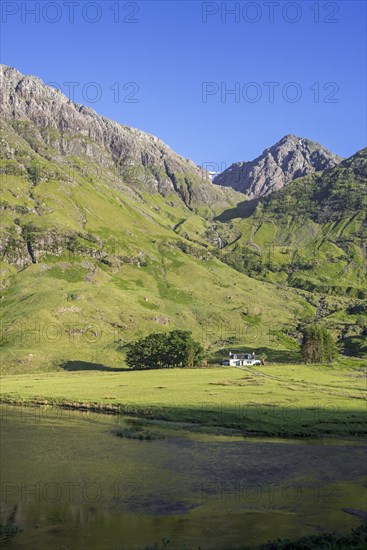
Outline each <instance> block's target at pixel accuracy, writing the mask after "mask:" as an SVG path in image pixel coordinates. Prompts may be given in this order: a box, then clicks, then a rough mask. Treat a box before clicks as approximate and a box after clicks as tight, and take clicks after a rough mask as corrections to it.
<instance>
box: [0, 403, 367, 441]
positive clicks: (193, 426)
mask: <svg viewBox="0 0 367 550" xmlns="http://www.w3.org/2000/svg"><path fill="white" fill-rule="evenodd" d="M1 405H10V406H14V407H22V406H29V407H34V408H41V407H50V408H54V409H55V410H65V411H77V412H80V413H83V412H91V413H95V414H101V415H105V416H115V417H121V418H135V419H137V420H141V421H145V422H147V423H149V424H161V425H164V426H165V427H168V428H172V429H177V430H179V429H181V430H185V431H187V432H193V433H203V434H207V435H217V436H218V435H219V436H220V435H222V436H228V437H231V436H232V437H243V438H246V439H251V438H253V439H255V438H259V437H261V438H268V439H271V438H277V439H282V440H284V441H286V440H290V439H295V440H299V441H300V440H303V441H311V440H322V439H328V440H330V442H332V441H333V440H345V441H353V442H358V441H365V433H362V434H355V433H347V434H339V433H334V434H330V433H316V432H315V433H310V434H302V433H301V434H300V433H299V432H292V431H289V432H276V431H274V432H269V431H261V430H243V429H240V428H238V427H231V426H223V425H219V424H210V423H201V422H195V421H194V420H192V421H190V420H187V421H182V420H178V419H177V420H175V419H168V418H167V417H166V416H165V414H164V412H163V411H162V410H160V409H158V408H156V409H154V406H153V407H152V408H151V409H150V410H149V413H148V414H147V408H146V407H142V406H139V405H133V404H128V405H123V404H118V405H112V404H102V403H96V402H86V401H83V402H77V401H74V402H69V401H66V400H64V399H62V400H55V399H50V398H49V399H45V398H28V399H19V398H16V397H10V396H9V397H8V396H6V395H5V396H2V397H0V406H1ZM141 409H144V411H145V414H144V412H143V411H142V410H141ZM0 418H1V415H0Z"/></svg>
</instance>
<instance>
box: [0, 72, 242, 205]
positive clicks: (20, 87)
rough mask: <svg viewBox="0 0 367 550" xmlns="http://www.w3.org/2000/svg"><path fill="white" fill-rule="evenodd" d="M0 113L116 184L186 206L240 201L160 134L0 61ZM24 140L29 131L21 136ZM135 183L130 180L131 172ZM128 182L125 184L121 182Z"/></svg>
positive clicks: (234, 194) (62, 153)
mask: <svg viewBox="0 0 367 550" xmlns="http://www.w3.org/2000/svg"><path fill="white" fill-rule="evenodd" d="M0 79H1V86H0V101H1V111H0V112H1V114H2V116H3V118H4V119H5V120H7V121H10V122H16V121H22V120H23V121H29V122H32V123H33V124H34V125H35V127H36V128H40V129H41V130H42V131H41V132H39V135H38V136H37V138H38V139H41V140H43V142H44V144H45V146H46V147H47V146H49V147H52V148H53V149H55V150H56V151H57V152H58V153H59V154H60V155H61V156H62V157H65V156H73V155H76V156H83V157H86V158H88V159H92V160H93V161H94V162H96V163H97V164H98V165H102V166H105V167H106V168H108V169H109V170H112V171H114V173H115V176H116V178H117V179H118V180H119V181H118V183H119V184H120V185H122V184H123V183H126V181H124V180H126V179H129V180H130V183H129V186H130V187H132V188H133V190H137V191H148V192H152V193H159V194H161V195H162V196H168V195H169V194H170V193H172V192H174V193H176V194H178V196H179V197H180V199H181V200H182V202H183V203H184V204H185V206H186V207H187V208H189V209H190V208H194V209H195V208H196V207H200V206H203V207H205V208H208V207H209V208H210V206H211V205H213V207H214V208H215V207H217V206H218V205H223V206H224V205H226V204H229V203H233V202H235V201H236V200H237V201H239V200H240V199H239V197H237V196H236V193H234V192H231V190H230V191H228V189H222V188H218V187H217V186H214V185H213V184H212V182H211V179H210V177H209V174H208V173H207V172H206V170H204V169H203V168H201V167H198V166H197V165H196V164H195V163H194V162H193V161H191V160H189V159H185V158H184V157H182V156H180V155H178V154H177V153H175V152H174V151H173V150H172V149H171V148H170V147H169V146H168V145H166V144H165V143H164V142H163V141H162V140H160V139H159V138H157V137H155V136H153V135H151V134H148V133H146V132H143V131H141V130H138V129H136V128H131V127H129V126H124V125H123V124H119V123H117V122H115V121H112V120H110V119H108V118H106V117H103V116H101V115H99V114H97V113H96V112H95V111H94V110H93V109H91V108H89V107H85V106H84V105H80V104H77V103H74V102H73V101H70V100H69V99H68V98H67V97H66V96H65V95H63V94H62V93H61V92H60V91H59V90H57V89H55V88H52V87H50V86H47V85H45V84H44V83H43V81H42V80H41V79H39V78H38V77H35V76H29V75H23V74H22V73H20V72H19V71H17V70H16V69H14V68H12V67H7V66H5V65H0ZM24 137H25V139H26V140H27V137H28V136H27V134H26V133H25V135H24ZM132 173H133V175H134V184H135V186H132V185H131V179H132V178H131V174H132ZM125 187H126V185H125Z"/></svg>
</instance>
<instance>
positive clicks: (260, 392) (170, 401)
mask: <svg viewBox="0 0 367 550" xmlns="http://www.w3.org/2000/svg"><path fill="white" fill-rule="evenodd" d="M75 368H77V366H76V367H75ZM79 368H80V366H79ZM86 368H88V367H87V366H86ZM366 393H367V390H366V369H365V367H363V362H361V361H356V362H355V363H354V364H352V362H351V363H350V365H349V366H344V367H343V366H340V365H339V366H337V365H334V366H323V365H317V366H305V365H267V366H262V367H256V370H253V368H252V369H248V370H241V369H236V368H229V367H212V368H205V369H190V370H183V369H169V370H151V371H134V372H132V371H128V370H117V369H116V370H114V369H105V370H100V371H95V370H75V371H74V372H62V373H47V374H39V375H35V374H30V375H26V374H20V375H10V376H4V377H3V378H2V382H1V394H0V395H1V399H2V401H3V402H14V403H18V404H21V403H22V404H27V403H29V404H30V403H38V404H47V405H58V406H63V407H80V408H84V409H94V410H101V411H105V412H117V413H118V412H119V413H123V414H124V413H125V414H130V415H136V416H139V417H144V418H147V419H155V420H159V421H162V420H168V421H172V422H180V423H181V422H189V423H195V429H197V427H198V426H202V427H203V429H208V428H209V427H211V428H213V427H214V428H215V429H216V430H218V429H220V430H221V429H223V428H231V429H234V430H236V431H238V430H239V431H240V432H241V433H243V434H245V435H274V436H285V437H292V436H295V437H313V436H361V435H365V434H366V433H367V428H366V425H365V411H366V402H365V400H366Z"/></svg>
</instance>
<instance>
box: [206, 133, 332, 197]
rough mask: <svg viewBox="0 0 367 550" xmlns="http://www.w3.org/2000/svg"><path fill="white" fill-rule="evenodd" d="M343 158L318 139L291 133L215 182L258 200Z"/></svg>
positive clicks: (228, 171)
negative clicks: (313, 139)
mask: <svg viewBox="0 0 367 550" xmlns="http://www.w3.org/2000/svg"><path fill="white" fill-rule="evenodd" d="M342 160H343V159H342V157H339V156H338V155H335V154H334V153H332V152H330V151H329V150H328V149H326V148H325V147H323V146H322V145H321V144H320V143H318V142H316V141H312V140H310V139H307V138H299V137H297V136H295V135H293V134H287V135H285V136H284V137H282V138H281V139H280V140H279V141H277V142H276V143H275V144H274V145H272V146H271V147H268V148H266V149H265V150H264V151H263V153H262V154H261V155H259V156H258V157H257V158H256V159H254V160H253V161H242V162H235V163H233V164H231V166H229V167H228V168H227V169H226V170H224V172H222V173H221V174H218V175H217V176H216V177H215V178H214V179H213V183H215V184H217V185H222V186H228V187H231V188H233V189H235V190H236V191H239V192H241V193H243V194H245V195H246V196H247V197H248V198H249V199H250V200H252V199H258V198H261V197H265V196H267V195H269V194H271V193H273V192H274V191H277V190H279V189H281V188H282V187H284V186H285V185H287V184H288V183H289V182H290V181H293V180H294V179H297V178H299V177H302V176H305V175H307V174H309V173H312V172H315V171H321V170H325V169H327V168H332V167H334V166H336V165H338V164H339V163H340V162H341V161H342Z"/></svg>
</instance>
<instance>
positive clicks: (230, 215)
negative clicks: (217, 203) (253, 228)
mask: <svg viewBox="0 0 367 550" xmlns="http://www.w3.org/2000/svg"><path fill="white" fill-rule="evenodd" d="M258 202H259V199H251V200H248V201H243V202H239V203H238V204H237V206H236V207H235V208H229V209H228V210H224V212H222V213H221V214H219V216H217V217H216V218H214V219H215V220H216V221H218V222H222V223H225V222H229V221H230V220H233V219H234V218H249V217H250V216H251V214H252V213H253V212H254V211H255V208H256V206H257V203H258Z"/></svg>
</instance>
